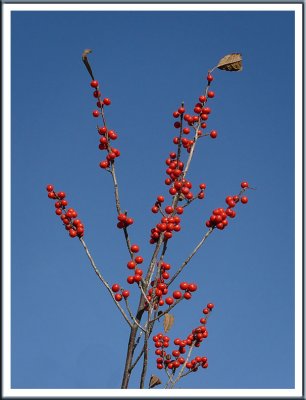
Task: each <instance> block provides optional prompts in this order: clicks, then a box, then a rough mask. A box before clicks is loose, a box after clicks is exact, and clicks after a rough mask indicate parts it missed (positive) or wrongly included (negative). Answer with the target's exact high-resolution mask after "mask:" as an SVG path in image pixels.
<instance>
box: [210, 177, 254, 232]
mask: <svg viewBox="0 0 306 400" xmlns="http://www.w3.org/2000/svg"><path fill="white" fill-rule="evenodd" d="M241 188H242V190H241V191H240V193H239V194H236V195H234V196H227V197H226V198H225V202H226V204H227V208H226V209H224V208H222V207H221V208H215V209H214V210H213V212H212V214H211V216H210V218H209V220H207V221H206V226H207V228H217V229H220V230H223V229H224V228H225V227H226V226H227V225H228V220H227V217H230V218H235V216H236V212H235V211H234V210H233V208H234V207H235V206H236V204H237V203H239V201H240V202H241V203H242V204H246V203H247V202H248V198H247V196H242V193H243V192H244V191H245V190H247V189H249V184H248V182H241Z"/></svg>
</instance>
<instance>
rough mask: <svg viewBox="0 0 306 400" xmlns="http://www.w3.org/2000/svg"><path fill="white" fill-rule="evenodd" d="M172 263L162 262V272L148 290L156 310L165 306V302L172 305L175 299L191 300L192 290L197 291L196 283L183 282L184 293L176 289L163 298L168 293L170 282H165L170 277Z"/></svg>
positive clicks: (181, 287)
mask: <svg viewBox="0 0 306 400" xmlns="http://www.w3.org/2000/svg"><path fill="white" fill-rule="evenodd" d="M170 269H171V265H170V264H168V263H166V262H164V261H162V262H161V264H160V273H159V277H157V278H156V279H155V280H154V281H152V282H151V288H150V289H149V290H148V293H147V299H148V301H149V302H150V303H151V304H153V308H154V309H155V310H156V309H157V308H158V307H161V306H163V305H164V304H165V303H166V304H167V305H168V306H171V305H172V304H173V303H174V301H175V300H180V299H182V298H184V299H186V300H190V299H191V297H192V295H191V293H192V292H195V291H196V290H197V289H198V287H197V285H196V284H195V283H187V282H182V283H181V284H180V289H181V290H182V291H184V293H182V292H181V291H180V290H174V291H173V293H172V296H168V297H166V298H165V300H164V299H163V296H165V295H167V294H168V284H167V282H165V281H166V280H167V279H169V278H170V274H169V272H168V271H169V270H170ZM146 309H148V304H146Z"/></svg>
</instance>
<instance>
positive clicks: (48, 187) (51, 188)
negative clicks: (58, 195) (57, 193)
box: [46, 185, 54, 192]
mask: <svg viewBox="0 0 306 400" xmlns="http://www.w3.org/2000/svg"><path fill="white" fill-rule="evenodd" d="M53 189H54V187H53V185H47V187H46V190H47V192H53Z"/></svg>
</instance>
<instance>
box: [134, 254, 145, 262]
mask: <svg viewBox="0 0 306 400" xmlns="http://www.w3.org/2000/svg"><path fill="white" fill-rule="evenodd" d="M134 261H135V263H136V264H142V263H143V258H142V257H141V256H137V257H135V260H134Z"/></svg>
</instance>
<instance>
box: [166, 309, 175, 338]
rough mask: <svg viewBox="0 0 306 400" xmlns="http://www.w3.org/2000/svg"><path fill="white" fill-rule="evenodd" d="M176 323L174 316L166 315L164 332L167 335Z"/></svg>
mask: <svg viewBox="0 0 306 400" xmlns="http://www.w3.org/2000/svg"><path fill="white" fill-rule="evenodd" d="M173 323H174V316H173V315H172V314H169V313H168V314H165V318H164V330H165V333H167V332H169V331H170V329H171V328H172V325H173Z"/></svg>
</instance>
